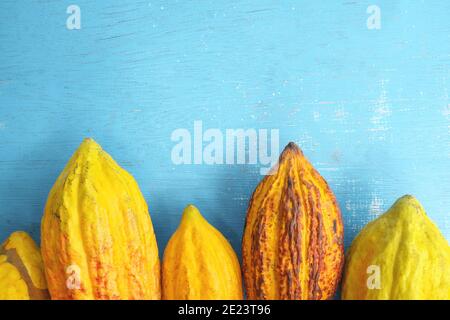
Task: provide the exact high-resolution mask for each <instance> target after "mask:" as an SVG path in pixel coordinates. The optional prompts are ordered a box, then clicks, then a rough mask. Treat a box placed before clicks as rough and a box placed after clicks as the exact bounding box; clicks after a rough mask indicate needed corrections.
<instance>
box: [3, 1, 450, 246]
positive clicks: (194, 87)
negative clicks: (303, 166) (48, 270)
mask: <svg viewBox="0 0 450 320" xmlns="http://www.w3.org/2000/svg"><path fill="white" fill-rule="evenodd" d="M72 3H74V4H76V5H78V6H79V7H80V8H81V30H68V29H67V28H66V19H67V17H68V14H67V13H66V8H67V7H68V6H69V5H70V4H72ZM371 4H375V5H378V6H379V7H380V9H381V29H379V30H369V29H368V28H367V26H366V20H367V18H368V17H369V15H368V14H367V12H366V10H367V7H368V6H369V5H371ZM449 91H450V2H449V1H444V0H442V1H406V0H405V1H391V0H389V1H388V0H386V1H381V0H377V1H375V0H374V1H370V2H369V1H343V0H342V1H268V0H258V1H246V2H245V3H244V2H241V1H229V0H227V1H168V2H163V1H123V0H120V1H119V0H114V1H112V0H110V1H87V0H73V1H50V0H48V1H37V0H34V1H31V0H30V1H24V0H21V1H17V0H1V2H0V138H1V142H0V238H1V239H4V238H6V237H7V235H8V234H9V233H10V232H12V231H15V230H18V229H21V230H26V231H28V232H31V234H32V235H33V237H34V238H35V239H36V240H39V228H40V219H41V215H42V212H43V208H44V205H45V201H46V197H47V194H48V192H49V190H50V188H51V186H52V184H53V182H54V181H55V179H56V177H57V176H58V174H59V172H60V171H61V170H62V169H63V167H64V165H65V163H66V162H67V161H68V159H69V158H70V156H71V154H72V153H73V152H74V150H75V149H76V148H77V147H78V145H79V144H80V142H81V141H82V139H83V138H84V137H88V136H90V137H93V138H95V139H96V140H97V141H98V142H99V143H100V144H101V145H102V146H103V147H104V149H106V150H107V151H108V152H109V153H110V154H111V155H112V156H113V157H114V158H115V159H116V160H117V161H118V162H119V164H121V165H122V166H123V167H125V168H126V169H127V170H128V171H130V172H131V173H132V174H133V175H134V176H135V178H136V179H137V181H138V183H139V184H140V187H141V189H142V192H143V194H144V195H145V197H146V199H147V201H148V203H149V208H150V212H151V216H152V219H153V224H154V227H155V230H156V234H157V239H158V244H159V248H160V252H161V253H162V252H163V249H164V247H165V245H166V243H167V241H168V239H169V237H170V235H171V234H172V233H173V232H174V230H175V229H176V227H177V225H178V222H179V219H180V215H181V213H182V210H183V208H184V207H185V206H186V205H187V204H189V203H193V204H195V205H196V206H198V207H199V209H200V210H201V212H202V213H203V214H204V215H205V216H206V218H207V219H208V220H209V221H210V222H211V223H212V224H213V225H214V226H216V227H217V228H219V229H220V230H221V231H222V232H223V233H224V234H225V236H226V237H227V238H228V239H230V241H231V243H232V245H233V247H234V248H235V249H236V251H237V252H238V253H239V254H240V251H241V250H240V240H241V235H242V230H243V225H244V218H245V211H246V207H247V204H248V200H249V197H250V195H251V193H252V191H253V190H254V188H255V186H256V185H257V184H258V182H259V181H260V179H261V175H260V174H259V166H258V165H212V166H209V165H181V166H176V165H174V164H173V163H172V160H171V150H172V148H173V146H174V145H175V143H174V142H172V141H171V139H170V136H171V133H172V132H173V131H174V130H176V129H178V128H186V129H189V130H190V131H191V132H192V130H193V124H194V121H195V120H201V121H203V126H204V127H205V128H218V129H220V130H222V131H223V132H225V130H226V129H235V128H243V129H249V128H255V129H258V128H268V129H279V130H280V148H281V147H282V146H283V145H285V144H287V143H288V142H289V141H290V140H292V141H295V142H296V143H298V144H299V145H300V146H301V147H302V149H303V150H304V152H305V154H306V155H307V156H308V158H309V159H310V160H311V161H312V163H313V164H314V165H315V166H316V167H317V169H318V170H319V171H320V172H321V173H322V175H323V176H324V177H325V178H326V179H327V180H328V182H329V184H330V185H331V187H332V189H333V190H334V191H335V193H336V195H337V198H338V200H339V203H340V206H341V209H342V213H343V217H344V220H345V232H346V234H345V243H346V245H347V246H348V245H349V244H350V243H351V241H352V239H353V238H354V236H355V235H356V234H357V232H358V231H359V230H360V229H361V228H362V227H363V226H364V225H365V224H366V223H367V222H368V221H370V220H372V219H373V218H375V217H377V216H378V215H380V214H381V213H382V212H384V211H385V210H386V209H387V208H388V207H389V206H390V205H391V204H392V203H393V201H394V200H395V199H396V198H398V197H400V196H401V195H403V194H406V193H410V194H413V195H415V196H417V197H418V198H419V200H420V201H421V202H422V203H423V205H424V206H425V208H426V209H427V211H428V214H429V216H430V217H431V218H432V219H433V220H434V221H435V222H436V224H437V225H438V226H439V227H440V229H441V230H442V232H443V233H444V235H445V236H446V237H447V239H450V219H449V214H450V183H449V182H450V162H449V160H450V97H449Z"/></svg>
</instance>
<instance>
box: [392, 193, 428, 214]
mask: <svg viewBox="0 0 450 320" xmlns="http://www.w3.org/2000/svg"><path fill="white" fill-rule="evenodd" d="M404 209H409V210H411V212H414V213H419V214H425V209H424V208H423V207H422V204H421V203H420V202H419V200H417V198H416V197H414V196H412V195H409V194H407V195H404V196H403V197H401V198H399V199H398V200H397V201H395V203H394V204H393V205H392V207H391V209H390V211H391V212H397V213H400V212H405V210H404ZM409 210H407V211H409Z"/></svg>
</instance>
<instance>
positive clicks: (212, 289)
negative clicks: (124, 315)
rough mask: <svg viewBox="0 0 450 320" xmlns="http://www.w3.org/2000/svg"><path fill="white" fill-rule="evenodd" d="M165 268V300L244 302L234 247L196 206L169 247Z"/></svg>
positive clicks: (188, 209) (187, 215) (189, 212)
mask: <svg viewBox="0 0 450 320" xmlns="http://www.w3.org/2000/svg"><path fill="white" fill-rule="evenodd" d="M162 269H163V271H162V279H163V280H162V283H163V285H162V292H163V299H167V300H222V299H224V300H236V299H242V281H241V269H240V267H239V261H238V259H237V257H236V254H235V252H234V251H233V248H232V247H231V245H230V244H229V243H228V241H227V240H226V239H225V238H224V236H223V235H222V234H221V233H220V232H219V231H218V230H217V229H215V228H214V227H213V226H211V225H210V224H209V223H208V222H207V221H206V220H205V219H204V218H203V217H202V215H201V214H200V212H199V211H198V210H197V208H195V207H194V206H192V205H190V206H188V207H187V208H186V209H185V210H184V213H183V217H182V219H181V223H180V225H179V227H178V229H177V231H176V232H175V233H174V234H173V235H172V237H171V238H170V240H169V243H168V244H167V247H166V249H165V251H164V259H163V268H162Z"/></svg>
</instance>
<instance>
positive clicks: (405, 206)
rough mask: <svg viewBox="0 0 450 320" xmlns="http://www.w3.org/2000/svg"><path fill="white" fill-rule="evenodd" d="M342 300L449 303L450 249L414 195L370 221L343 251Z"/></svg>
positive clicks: (398, 202) (403, 199) (396, 203)
mask: <svg viewBox="0 0 450 320" xmlns="http://www.w3.org/2000/svg"><path fill="white" fill-rule="evenodd" d="M342 298H343V299H359V300H360V299H362V300H366V299H368V300H378V299H380V300H396V299H400V300H408V299H412V300H425V299H433V300H434V299H445V300H449V299H450V247H449V245H448V242H447V240H446V239H445V238H444V237H443V235H442V234H441V233H440V231H439V229H438V228H437V227H436V225H434V223H433V222H432V221H431V220H430V219H429V218H428V217H427V215H426V213H425V210H424V209H423V207H422V205H421V204H420V203H419V201H417V199H415V198H414V197H413V196H409V195H407V196H404V197H402V198H400V199H398V200H397V201H396V202H395V203H394V205H393V206H392V207H391V208H390V209H389V210H388V211H387V212H386V213H385V214H383V215H382V216H380V217H379V218H378V219H376V220H374V221H372V222H370V223H369V224H368V225H367V226H365V227H364V228H363V230H362V231H361V232H360V233H359V235H358V236H357V237H356V238H355V240H354V241H353V243H352V245H351V248H350V250H349V252H348V257H347V264H346V267H345V275H344V281H343V288H342Z"/></svg>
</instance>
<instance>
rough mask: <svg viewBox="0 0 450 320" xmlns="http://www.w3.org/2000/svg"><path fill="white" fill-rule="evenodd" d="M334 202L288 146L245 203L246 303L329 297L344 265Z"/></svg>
mask: <svg viewBox="0 0 450 320" xmlns="http://www.w3.org/2000/svg"><path fill="white" fill-rule="evenodd" d="M343 234H344V228H343V224H342V219H341V213H340V210H339V207H338V204H337V201H336V198H335V196H334V194H333V192H332V191H331V189H330V188H329V186H328V184H327V183H326V181H325V180H324V179H323V178H322V176H321V175H320V174H319V173H318V172H317V171H316V170H315V169H314V167H313V166H312V165H311V164H310V163H309V162H308V160H307V159H306V158H305V156H304V155H303V153H302V151H301V150H300V148H299V147H298V146H297V145H295V144H294V143H292V142H291V143H289V144H288V145H287V146H286V148H285V149H284V151H283V152H282V154H281V156H280V159H279V162H278V166H277V168H274V169H273V170H272V172H271V173H270V174H269V175H267V176H266V177H265V178H264V179H263V180H262V181H261V183H260V184H259V185H258V187H257V188H256V190H255V191H254V193H253V196H252V198H251V200H250V204H249V207H248V211H247V219H246V223H245V230H244V236H243V240H242V255H243V274H244V280H245V287H246V290H247V296H248V298H249V299H275V300H278V299H289V300H291V299H294V300H297V299H298V300H306V299H313V300H318V299H329V298H332V297H333V295H334V294H335V291H336V288H337V286H338V283H339V280H340V278H341V272H342V266H343V262H344V248H343Z"/></svg>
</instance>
